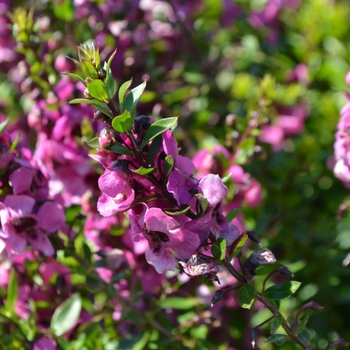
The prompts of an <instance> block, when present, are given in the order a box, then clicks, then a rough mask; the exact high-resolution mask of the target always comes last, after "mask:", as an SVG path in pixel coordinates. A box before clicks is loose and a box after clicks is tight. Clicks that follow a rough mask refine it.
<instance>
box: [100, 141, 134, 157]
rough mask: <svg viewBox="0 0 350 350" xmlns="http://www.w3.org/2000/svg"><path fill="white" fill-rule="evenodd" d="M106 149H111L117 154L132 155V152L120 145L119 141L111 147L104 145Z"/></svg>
mask: <svg viewBox="0 0 350 350" xmlns="http://www.w3.org/2000/svg"><path fill="white" fill-rule="evenodd" d="M105 149H106V150H107V151H111V152H114V153H119V154H126V155H128V156H132V155H133V153H132V151H130V150H129V149H128V148H126V147H124V146H122V145H121V144H120V143H115V144H114V145H113V146H112V147H106V148H105Z"/></svg>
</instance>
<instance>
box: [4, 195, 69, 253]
mask: <svg viewBox="0 0 350 350" xmlns="http://www.w3.org/2000/svg"><path fill="white" fill-rule="evenodd" d="M34 209H35V200H34V199H33V198H31V197H28V196H24V195H18V196H16V195H8V196H6V198H5V200H4V202H3V203H2V202H0V219H1V225H2V228H1V229H0V237H1V239H2V240H3V241H4V242H5V244H6V250H7V252H8V253H9V254H10V255H12V254H17V253H19V252H21V251H22V250H23V249H24V248H25V246H26V244H27V242H29V243H30V245H31V246H32V247H33V248H34V249H38V250H40V251H41V252H43V253H44V254H45V255H47V256H51V255H53V254H54V249H53V247H52V244H51V242H50V240H49V239H48V237H47V235H46V234H47V233H51V232H54V231H56V230H58V229H59V227H60V226H61V225H63V224H64V222H65V216H64V213H63V210H62V208H61V207H60V206H59V205H57V204H56V203H52V202H45V203H44V204H43V205H41V206H40V208H39V210H38V211H37V212H34Z"/></svg>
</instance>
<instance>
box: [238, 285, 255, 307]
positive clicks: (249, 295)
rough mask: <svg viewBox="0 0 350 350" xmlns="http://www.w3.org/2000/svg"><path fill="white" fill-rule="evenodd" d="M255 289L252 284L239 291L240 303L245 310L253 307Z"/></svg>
mask: <svg viewBox="0 0 350 350" xmlns="http://www.w3.org/2000/svg"><path fill="white" fill-rule="evenodd" d="M254 297H255V289H254V287H253V286H252V285H251V284H245V285H244V286H243V287H241V288H240V289H239V292H238V302H239V305H241V307H242V308H243V309H250V308H251V306H252V305H253V302H254Z"/></svg>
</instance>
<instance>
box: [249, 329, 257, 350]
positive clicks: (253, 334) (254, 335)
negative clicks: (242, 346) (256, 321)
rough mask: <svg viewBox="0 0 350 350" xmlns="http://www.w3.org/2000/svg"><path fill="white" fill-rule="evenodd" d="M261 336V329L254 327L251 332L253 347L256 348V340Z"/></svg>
mask: <svg viewBox="0 0 350 350" xmlns="http://www.w3.org/2000/svg"><path fill="white" fill-rule="evenodd" d="M258 336H259V329H258V328H253V330H252V331H251V333H250V338H251V343H252V348H253V349H255V346H256V340H257V339H258Z"/></svg>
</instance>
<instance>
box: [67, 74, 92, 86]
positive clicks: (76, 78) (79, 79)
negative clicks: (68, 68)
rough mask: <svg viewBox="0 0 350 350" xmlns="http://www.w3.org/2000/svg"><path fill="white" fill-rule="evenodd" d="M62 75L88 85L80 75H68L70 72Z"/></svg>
mask: <svg viewBox="0 0 350 350" xmlns="http://www.w3.org/2000/svg"><path fill="white" fill-rule="evenodd" d="M62 74H64V75H66V76H67V77H70V78H73V79H75V80H78V81H80V82H82V83H83V84H84V85H85V84H86V82H85V80H84V78H82V77H81V76H80V75H78V74H74V73H68V72H62Z"/></svg>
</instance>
